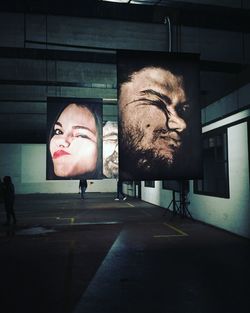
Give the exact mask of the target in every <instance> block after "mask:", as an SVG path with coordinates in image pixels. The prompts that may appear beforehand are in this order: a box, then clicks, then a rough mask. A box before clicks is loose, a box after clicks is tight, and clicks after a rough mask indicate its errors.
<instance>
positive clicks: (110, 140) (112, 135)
mask: <svg viewBox="0 0 250 313" xmlns="http://www.w3.org/2000/svg"><path fill="white" fill-rule="evenodd" d="M103 175H104V176H105V177H106V178H117V176H118V125H117V122H111V121H107V122H106V123H105V125H104V126H103Z"/></svg>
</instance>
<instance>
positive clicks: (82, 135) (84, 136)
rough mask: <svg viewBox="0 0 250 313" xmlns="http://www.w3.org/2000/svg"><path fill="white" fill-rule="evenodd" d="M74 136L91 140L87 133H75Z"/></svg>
mask: <svg viewBox="0 0 250 313" xmlns="http://www.w3.org/2000/svg"><path fill="white" fill-rule="evenodd" d="M74 137H76V138H84V139H89V140H91V138H90V137H89V136H87V135H86V134H74Z"/></svg>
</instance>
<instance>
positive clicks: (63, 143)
mask: <svg viewBox="0 0 250 313" xmlns="http://www.w3.org/2000/svg"><path fill="white" fill-rule="evenodd" d="M71 141H72V139H71V136H68V135H61V136H60V138H58V141H57V144H58V146H59V147H64V148H67V147H69V146H70V144H71Z"/></svg>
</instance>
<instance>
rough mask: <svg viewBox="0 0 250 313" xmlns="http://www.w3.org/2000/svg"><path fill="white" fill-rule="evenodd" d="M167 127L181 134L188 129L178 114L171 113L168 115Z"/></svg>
mask: <svg viewBox="0 0 250 313" xmlns="http://www.w3.org/2000/svg"><path fill="white" fill-rule="evenodd" d="M167 126H168V128H169V129H173V130H175V131H177V132H179V133H181V132H183V131H184V130H185V129H186V128H187V124H186V122H185V120H184V119H183V118H181V117H180V116H179V115H178V114H177V113H176V112H174V113H172V112H170V113H169V114H168V119H167Z"/></svg>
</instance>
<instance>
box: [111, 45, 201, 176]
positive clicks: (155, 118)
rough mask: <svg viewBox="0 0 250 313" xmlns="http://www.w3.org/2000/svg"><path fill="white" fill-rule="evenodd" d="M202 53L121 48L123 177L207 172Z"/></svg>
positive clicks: (120, 116)
mask: <svg viewBox="0 0 250 313" xmlns="http://www.w3.org/2000/svg"><path fill="white" fill-rule="evenodd" d="M199 80H200V79H199V58H198V56H197V55H193V54H192V55H191V54H173V53H164V52H143V51H124V50H123V51H118V52H117V82H118V101H119V126H118V127H119V178H120V179H121V180H164V179H194V178H200V177H202V158H201V109H200V103H199Z"/></svg>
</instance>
